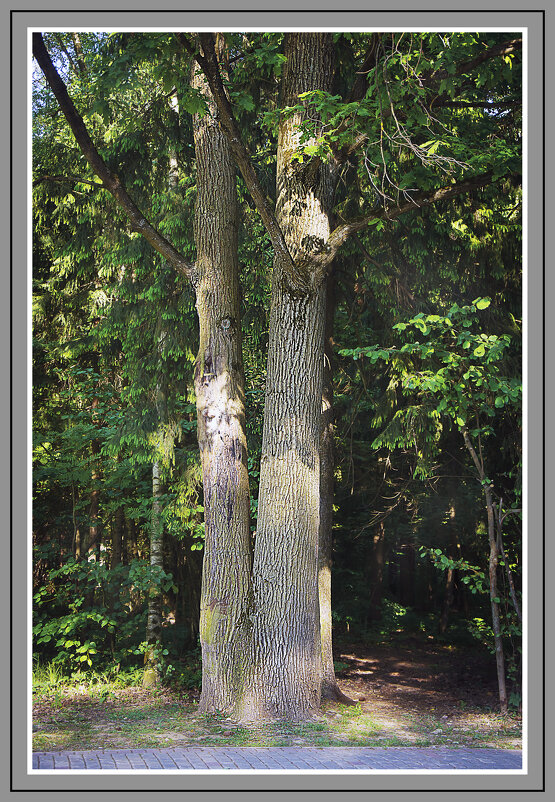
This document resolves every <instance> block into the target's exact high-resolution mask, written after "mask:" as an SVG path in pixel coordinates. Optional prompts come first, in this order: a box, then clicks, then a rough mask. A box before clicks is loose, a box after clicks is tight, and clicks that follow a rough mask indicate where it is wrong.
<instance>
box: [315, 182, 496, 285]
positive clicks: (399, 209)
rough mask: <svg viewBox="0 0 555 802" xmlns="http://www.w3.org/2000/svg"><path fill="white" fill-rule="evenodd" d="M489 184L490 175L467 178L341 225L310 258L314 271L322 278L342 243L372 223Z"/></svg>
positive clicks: (392, 217)
mask: <svg viewBox="0 0 555 802" xmlns="http://www.w3.org/2000/svg"><path fill="white" fill-rule="evenodd" d="M491 182H492V174H491V172H487V173H482V174H481V175H477V176H474V177H473V178H469V179H467V180H466V181H459V182H458V183H455V184H450V185H449V186H446V187H441V188H440V189H435V190H433V191H431V192H422V193H420V194H419V195H415V196H414V197H412V198H411V199H410V201H408V202H407V203H404V204H403V205H402V206H396V207H392V208H388V209H382V210H381V211H376V212H373V213H372V214H369V215H366V216H365V217H360V218H358V219H355V220H351V221H350V222H344V223H340V225H338V226H337V227H336V228H335V229H334V230H333V231H332V233H331V234H330V236H329V239H328V241H327V243H326V245H325V249H324V250H322V251H321V253H319V254H316V255H315V256H313V257H312V260H313V261H314V262H315V263H316V264H317V270H318V271H320V275H325V273H326V271H327V269H328V267H329V265H331V263H332V262H333V260H334V259H335V256H336V254H337V251H338V250H339V248H340V247H341V245H343V243H344V242H345V241H346V240H347V239H348V238H349V237H350V236H351V235H352V234H356V233H357V232H359V231H362V230H363V229H365V228H367V227H368V226H369V225H370V224H371V223H372V222H374V221H375V220H394V219H395V218H396V217H399V216H400V215H402V214H405V213H406V212H409V211H412V210H414V209H415V208H420V207H423V206H431V205H432V204H434V203H437V202H438V201H442V200H447V199H449V198H454V197H455V196H457V195H463V194H464V193H466V192H470V191H471V190H473V189H478V188H479V187H483V186H487V185H488V184H491Z"/></svg>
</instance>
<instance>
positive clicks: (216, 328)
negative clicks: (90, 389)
mask: <svg viewBox="0 0 555 802" xmlns="http://www.w3.org/2000/svg"><path fill="white" fill-rule="evenodd" d="M193 84H194V85H195V86H196V87H197V88H198V89H200V90H201V91H202V92H203V93H204V94H205V95H206V96H207V99H208V106H209V111H208V113H207V114H206V115H205V116H204V117H200V116H199V115H195V116H194V118H193V132H194V141H195V152H196V164H197V206H196V212H195V241H196V246H197V262H196V267H197V271H198V281H197V283H196V288H195V289H196V306H197V312H198V318H199V325H200V347H199V353H198V357H197V362H196V366H195V391H196V398H197V418H198V441H199V447H200V455H201V463H202V475H203V486H204V508H205V543H204V562H203V573H202V590H201V604H200V641H201V646H202V665H203V676H202V694H201V698H200V709H201V710H202V711H204V712H208V711H214V710H222V711H223V710H225V711H230V712H234V711H235V710H236V709H237V707H238V706H241V705H242V699H243V697H244V694H245V693H246V692H247V691H248V687H249V682H248V672H249V667H250V657H249V655H250V652H249V643H250V631H251V621H250V618H249V614H250V605H251V604H252V594H251V562H252V554H251V538H250V519H249V517H250V502H249V481H248V470H247V442H246V434H245V408H244V403H245V397H244V396H245V390H244V375H243V361H242V351H241V323H240V301H239V277H238V262H237V203H236V187H235V165H234V163H233V161H232V158H231V154H230V150H229V145H228V142H227V140H226V138H225V136H224V135H223V134H222V132H221V131H220V128H219V126H218V122H217V116H216V108H215V104H214V103H213V100H212V98H211V97H210V96H209V92H208V88H207V86H206V84H205V80H204V77H203V76H201V75H199V74H197V75H195V76H194V77H193Z"/></svg>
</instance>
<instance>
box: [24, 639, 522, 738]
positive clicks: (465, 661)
mask: <svg viewBox="0 0 555 802" xmlns="http://www.w3.org/2000/svg"><path fill="white" fill-rule="evenodd" d="M336 665H337V668H338V669H339V670H338V672H337V676H338V682H339V685H340V687H341V690H342V691H343V692H344V693H345V694H346V695H347V696H349V697H350V698H351V699H353V700H354V701H356V705H339V704H336V703H327V704H324V705H323V706H322V709H321V711H320V714H319V715H318V716H317V717H315V718H314V719H313V720H312V721H309V722H303V723H302V724H290V723H279V724H278V723H275V724H264V725H263V726H240V725H238V724H237V723H235V722H233V721H232V720H231V719H228V718H225V717H223V716H219V715H203V714H201V713H199V711H198V692H195V691H193V692H183V691H173V690H170V689H166V688H161V689H155V690H154V691H152V690H143V689H142V688H119V689H118V688H111V687H110V686H108V685H107V686H105V688H104V689H103V688H98V689H96V690H95V691H94V692H84V689H83V688H81V689H79V687H77V688H76V687H73V688H69V687H67V688H66V687H61V688H59V689H57V690H56V691H55V692H53V693H41V694H40V695H39V694H35V695H34V699H33V749H34V750H35V751H39V750H40V751H52V750H75V749H79V750H86V749H99V748H111V749H116V748H130V749H131V748H140V747H142V748H155V747H167V746H217V745H220V746H291V745H293V746H299V747H302V746H451V747H457V746H465V747H468V746H474V747H477V746H480V747H492V746H495V747H500V748H504V749H520V748H522V743H521V719H520V716H519V715H518V714H517V713H510V714H509V715H507V716H504V717H503V716H501V715H500V714H499V713H498V712H497V711H496V678H495V667H494V666H492V658H491V656H490V655H488V654H482V653H477V652H475V651H472V650H468V649H463V648H460V647H453V646H445V645H439V644H435V643H426V641H423V640H422V639H421V638H407V639H403V641H402V642H399V643H388V644H378V645H366V646H363V645H361V644H353V645H351V646H347V645H345V644H343V645H342V646H341V647H340V648H339V649H338V650H337V653H336ZM492 668H493V671H492Z"/></svg>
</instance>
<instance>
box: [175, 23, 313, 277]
mask: <svg viewBox="0 0 555 802" xmlns="http://www.w3.org/2000/svg"><path fill="white" fill-rule="evenodd" d="M177 38H178V40H179V42H180V44H181V45H182V47H183V48H184V49H185V50H186V51H187V52H188V53H189V54H190V55H191V56H193V58H194V59H195V60H196V61H197V63H198V65H199V67H200V68H201V70H202V71H203V73H204V74H205V76H206V80H207V82H208V85H209V87H210V91H211V92H212V96H213V98H214V101H215V103H216V106H217V108H218V115H219V122H220V126H221V128H222V131H223V132H224V133H225V135H226V136H227V138H228V140H229V145H230V148H231V152H232V153H233V157H234V159H235V161H236V162H237V166H238V167H239V170H240V171H241V175H242V176H243V180H244V181H245V184H246V185H247V189H248V190H249V192H250V194H251V197H252V199H253V201H254V204H255V206H256V209H257V211H258V213H259V215H260V217H261V218H262V222H263V223H264V227H265V228H266V231H267V232H268V236H269V237H270V240H271V242H272V247H273V249H274V253H275V255H276V257H277V258H278V259H279V261H280V262H281V265H282V268H283V270H284V271H285V273H286V275H287V278H288V281H289V284H290V286H291V288H292V289H294V290H301V291H303V292H305V291H306V290H307V289H309V287H310V281H309V278H308V276H307V275H304V274H303V272H302V271H301V270H299V267H298V266H296V265H295V263H294V262H293V259H292V258H291V254H290V253H289V249H288V247H287V243H286V242H285V238H284V236H283V232H282V230H281V228H280V225H279V223H278V221H277V219H276V216H275V214H274V211H273V209H272V207H271V205H270V202H269V201H268V199H267V197H266V195H265V193H264V191H263V189H262V187H261V185H260V182H259V180H258V177H257V175H256V172H255V170H254V167H253V165H252V159H251V156H250V154H249V152H248V150H247V148H246V147H245V145H244V143H243V140H242V137H241V132H240V131H239V126H238V125H237V122H236V120H235V116H234V114H233V109H232V108H231V103H230V102H229V98H228V97H227V94H226V91H225V88H224V85H223V81H222V76H221V74H220V69H219V66H218V61H217V58H216V51H215V42H214V34H212V33H199V34H198V38H199V41H200V44H201V48H202V53H200V52H198V51H197V50H196V49H195V48H194V47H193V46H192V44H191V42H190V41H189V39H188V38H187V37H186V36H185V35H184V34H183V33H178V34H177Z"/></svg>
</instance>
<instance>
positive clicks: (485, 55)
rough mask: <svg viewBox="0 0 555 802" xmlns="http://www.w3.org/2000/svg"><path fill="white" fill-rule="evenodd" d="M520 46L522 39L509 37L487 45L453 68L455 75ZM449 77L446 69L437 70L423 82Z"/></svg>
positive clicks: (506, 53) (470, 70)
mask: <svg viewBox="0 0 555 802" xmlns="http://www.w3.org/2000/svg"><path fill="white" fill-rule="evenodd" d="M521 48H522V39H511V40H509V41H507V42H500V43H499V44H497V45H492V47H489V48H488V49H487V50H483V51H482V52H481V53H479V54H478V55H477V56H475V57H474V58H473V59H470V60H469V61H464V62H462V64H459V65H458V67H457V68H456V69H455V75H457V76H459V75H464V74H465V73H466V72H472V70H475V69H476V67H479V66H480V64H483V63H484V62H485V61H489V60H490V59H492V58H495V57H496V56H508V55H510V54H511V53H515V52H516V51H517V50H520V49H521ZM449 77H450V74H449V73H448V72H447V70H437V71H436V72H434V73H432V74H431V75H430V76H429V77H428V78H427V79H425V80H424V83H425V84H426V83H430V84H432V83H437V82H438V81H442V80H443V79H444V78H449Z"/></svg>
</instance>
